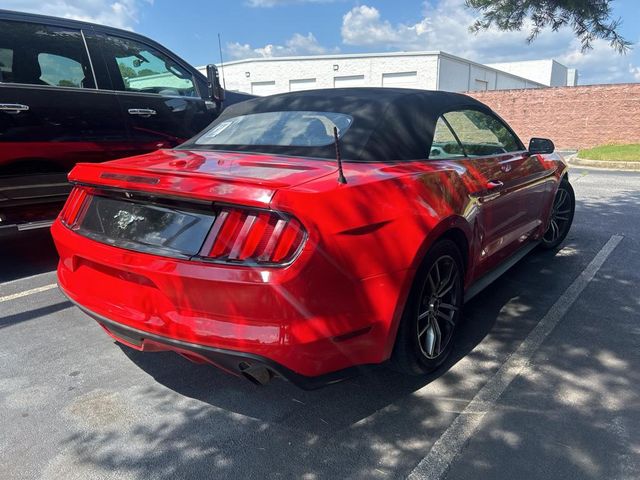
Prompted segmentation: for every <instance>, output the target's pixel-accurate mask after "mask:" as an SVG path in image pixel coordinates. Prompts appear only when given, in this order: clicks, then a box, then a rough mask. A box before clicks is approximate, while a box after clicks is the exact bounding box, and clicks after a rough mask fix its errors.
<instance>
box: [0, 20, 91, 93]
mask: <svg viewBox="0 0 640 480" xmlns="http://www.w3.org/2000/svg"><path fill="white" fill-rule="evenodd" d="M0 64H2V66H0V81H2V82H12V83H24V84H28V85H49V86H56V87H76V88H94V82H93V72H92V70H91V65H90V63H89V57H88V56H87V50H86V48H85V46H84V42H83V40H82V35H81V33H80V30H74V29H70V28H62V27H54V26H50V25H41V24H38V23H31V22H15V21H10V20H0Z"/></svg>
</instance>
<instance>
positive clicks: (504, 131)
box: [444, 110, 521, 157]
mask: <svg viewBox="0 0 640 480" xmlns="http://www.w3.org/2000/svg"><path fill="white" fill-rule="evenodd" d="M444 118H446V120H447V122H449V125H451V128H453V131H454V132H456V135H457V136H458V138H459V139H460V142H462V146H463V147H464V150H465V152H466V154H467V156H469V157H482V156H487V155H498V154H501V153H506V152H515V151H518V150H521V146H520V142H519V141H518V139H517V138H516V137H515V136H514V135H513V134H512V133H511V132H510V131H509V129H508V128H507V127H506V125H505V124H504V123H502V122H501V121H500V120H498V119H497V118H496V117H494V116H493V115H489V114H487V113H484V112H480V111H478V110H459V111H455V112H449V113H445V114H444Z"/></svg>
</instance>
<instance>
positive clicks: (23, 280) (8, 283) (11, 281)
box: [0, 269, 56, 288]
mask: <svg viewBox="0 0 640 480" xmlns="http://www.w3.org/2000/svg"><path fill="white" fill-rule="evenodd" d="M55 272H56V271H55V269H54V270H50V271H48V272H42V273H36V274H35V275H31V276H29V277H22V278H16V279H15V280H9V281H8V282H4V283H0V288H3V287H8V286H9V285H15V284H16V283H20V282H28V281H29V280H35V279H36V278H39V277H44V276H45V275H51V274H52V273H55Z"/></svg>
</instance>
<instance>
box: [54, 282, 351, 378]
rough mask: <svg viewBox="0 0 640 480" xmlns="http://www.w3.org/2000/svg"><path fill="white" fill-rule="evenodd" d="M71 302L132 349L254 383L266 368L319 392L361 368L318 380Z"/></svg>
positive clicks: (254, 358)
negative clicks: (165, 354) (176, 357)
mask: <svg viewBox="0 0 640 480" xmlns="http://www.w3.org/2000/svg"><path fill="white" fill-rule="evenodd" d="M63 293H64V291H63ZM67 298H69V299H70V300H71V302H72V303H74V304H75V305H76V306H77V307H78V308H80V310H82V311H83V312H84V313H86V314H87V315H89V316H90V317H91V318H93V319H94V320H95V321H96V322H98V324H100V326H102V328H104V329H105V330H106V332H107V333H108V334H109V335H111V337H113V338H114V339H115V340H117V341H118V342H120V343H122V344H124V345H126V346H128V347H131V348H135V349H136V350H141V351H164V350H170V351H174V352H176V353H179V354H181V355H184V356H186V357H187V358H189V359H190V360H192V361H193V360H195V361H198V360H203V361H205V362H208V363H211V364H213V365H215V366H216V367H218V368H220V369H222V370H224V371H226V372H228V373H231V374H233V375H236V376H238V377H246V378H248V379H249V380H250V381H253V382H255V380H253V379H252V376H251V373H250V372H251V371H253V370H256V369H259V368H265V369H266V370H267V371H268V372H270V374H271V375H272V376H275V377H281V378H284V379H285V380H287V381H289V382H291V383H293V384H294V385H296V386H297V387H300V388H302V389H304V390H315V389H317V388H321V387H324V386H327V385H331V384H332V383H337V382H340V381H342V380H344V379H347V378H350V377H353V376H354V375H356V374H357V373H358V370H359V369H360V368H361V367H360V366H358V367H350V368H345V369H342V370H339V371H337V372H331V373H328V374H325V375H318V376H315V377H309V376H305V375H300V374H299V373H296V372H294V371H293V370H290V369H289V368H287V367H285V366H284V365H280V364H278V363H277V362H274V361H273V360H271V359H269V358H266V357H263V356H260V355H254V354H251V353H244V352H237V351H234V350H227V349H223V348H214V347H206V346H203V345H197V344H194V343H189V342H183V341H180V340H175V339H172V338H167V337H163V336H160V335H154V334H151V333H149V332H144V331H142V330H138V329H136V328H132V327H127V326H125V325H122V324H120V323H117V322H114V321H113V320H109V319H108V318H105V317H103V316H101V315H98V314H97V313H95V312H92V311H90V310H88V309H87V308H85V307H83V306H82V305H80V304H78V303H77V302H76V301H74V300H73V299H71V297H68V296H67Z"/></svg>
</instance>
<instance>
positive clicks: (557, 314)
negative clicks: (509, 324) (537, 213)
mask: <svg viewBox="0 0 640 480" xmlns="http://www.w3.org/2000/svg"><path fill="white" fill-rule="evenodd" d="M622 238H623V237H622V236H620V235H613V236H612V237H611V238H610V239H609V241H608V242H607V243H606V244H605V245H604V246H603V247H602V249H601V250H600V251H599V252H598V254H597V255H596V256H595V257H594V258H593V260H591V263H589V265H587V268H585V269H584V270H583V271H582V273H581V274H580V275H579V276H578V278H576V279H575V280H574V281H573V283H572V284H571V285H569V288H567V289H566V290H565V291H564V293H563V294H562V295H561V296H560V298H558V300H557V301H556V302H555V303H554V304H553V306H552V307H551V308H550V309H549V311H548V312H547V313H546V315H545V316H544V317H542V320H540V322H539V323H538V324H537V325H536V326H535V327H534V329H533V330H532V331H531V332H530V333H529V335H527V338H525V339H524V341H523V342H522V343H521V344H520V346H519V347H518V349H517V350H516V351H515V352H514V353H513V354H511V356H510V357H509V358H508V359H507V361H506V362H505V363H504V364H503V365H502V366H501V367H500V369H499V370H498V371H497V372H496V373H495V375H494V376H493V377H491V379H490V380H489V381H488V382H487V383H486V384H485V386H484V387H482V388H481V389H480V391H478V393H477V394H476V395H475V396H474V397H473V399H472V400H471V401H470V402H469V404H468V405H467V406H466V407H465V409H464V410H463V411H462V412H461V413H460V414H459V415H458V416H457V417H456V419H455V420H454V421H453V422H452V423H451V425H450V426H449V428H447V430H445V432H444V433H443V434H442V436H441V437H440V438H439V439H438V440H437V441H436V442H435V443H434V444H433V446H432V447H431V450H430V451H429V453H428V454H427V456H426V457H424V458H423V459H422V460H421V461H420V463H419V464H418V465H417V466H416V468H414V469H413V471H412V472H411V473H410V474H409V476H408V477H407V478H408V479H410V480H422V479H429V480H440V479H442V478H444V476H445V475H446V473H447V471H448V470H449V467H450V466H451V464H452V462H453V461H454V460H455V458H456V457H457V456H458V454H459V453H460V452H461V451H462V449H463V448H464V446H465V445H466V444H467V442H468V441H469V439H470V438H471V436H472V435H473V434H474V433H475V431H476V430H477V429H478V427H479V426H480V424H481V423H482V419H483V418H484V416H485V414H486V413H487V412H488V411H489V410H491V409H492V408H493V405H494V404H495V403H496V401H497V400H498V399H499V398H500V396H501V395H502V393H503V392H504V391H505V390H506V389H507V387H508V386H509V384H510V383H511V382H512V381H513V380H514V379H515V378H516V377H517V376H518V375H520V374H521V373H522V372H523V370H524V369H525V368H526V367H527V366H528V363H529V361H530V360H531V357H532V356H533V354H534V353H535V351H536V350H537V349H538V347H540V345H541V344H542V342H543V341H544V340H545V339H546V338H547V337H548V336H549V334H550V333H551V332H552V331H553V329H554V328H555V327H556V325H557V324H558V323H559V322H560V320H562V318H563V317H564V315H565V314H566V313H567V312H568V311H569V309H570V308H571V306H572V305H573V303H574V302H575V301H576V300H577V299H578V296H579V295H580V293H582V291H583V290H584V289H585V288H586V286H587V285H588V284H589V282H591V280H592V279H593V277H594V276H595V275H596V273H597V272H598V270H600V267H602V265H603V264H604V262H605V260H606V259H607V257H608V256H609V255H610V254H611V252H613V250H614V249H615V248H616V246H617V245H618V244H619V243H620V241H621V240H622Z"/></svg>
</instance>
